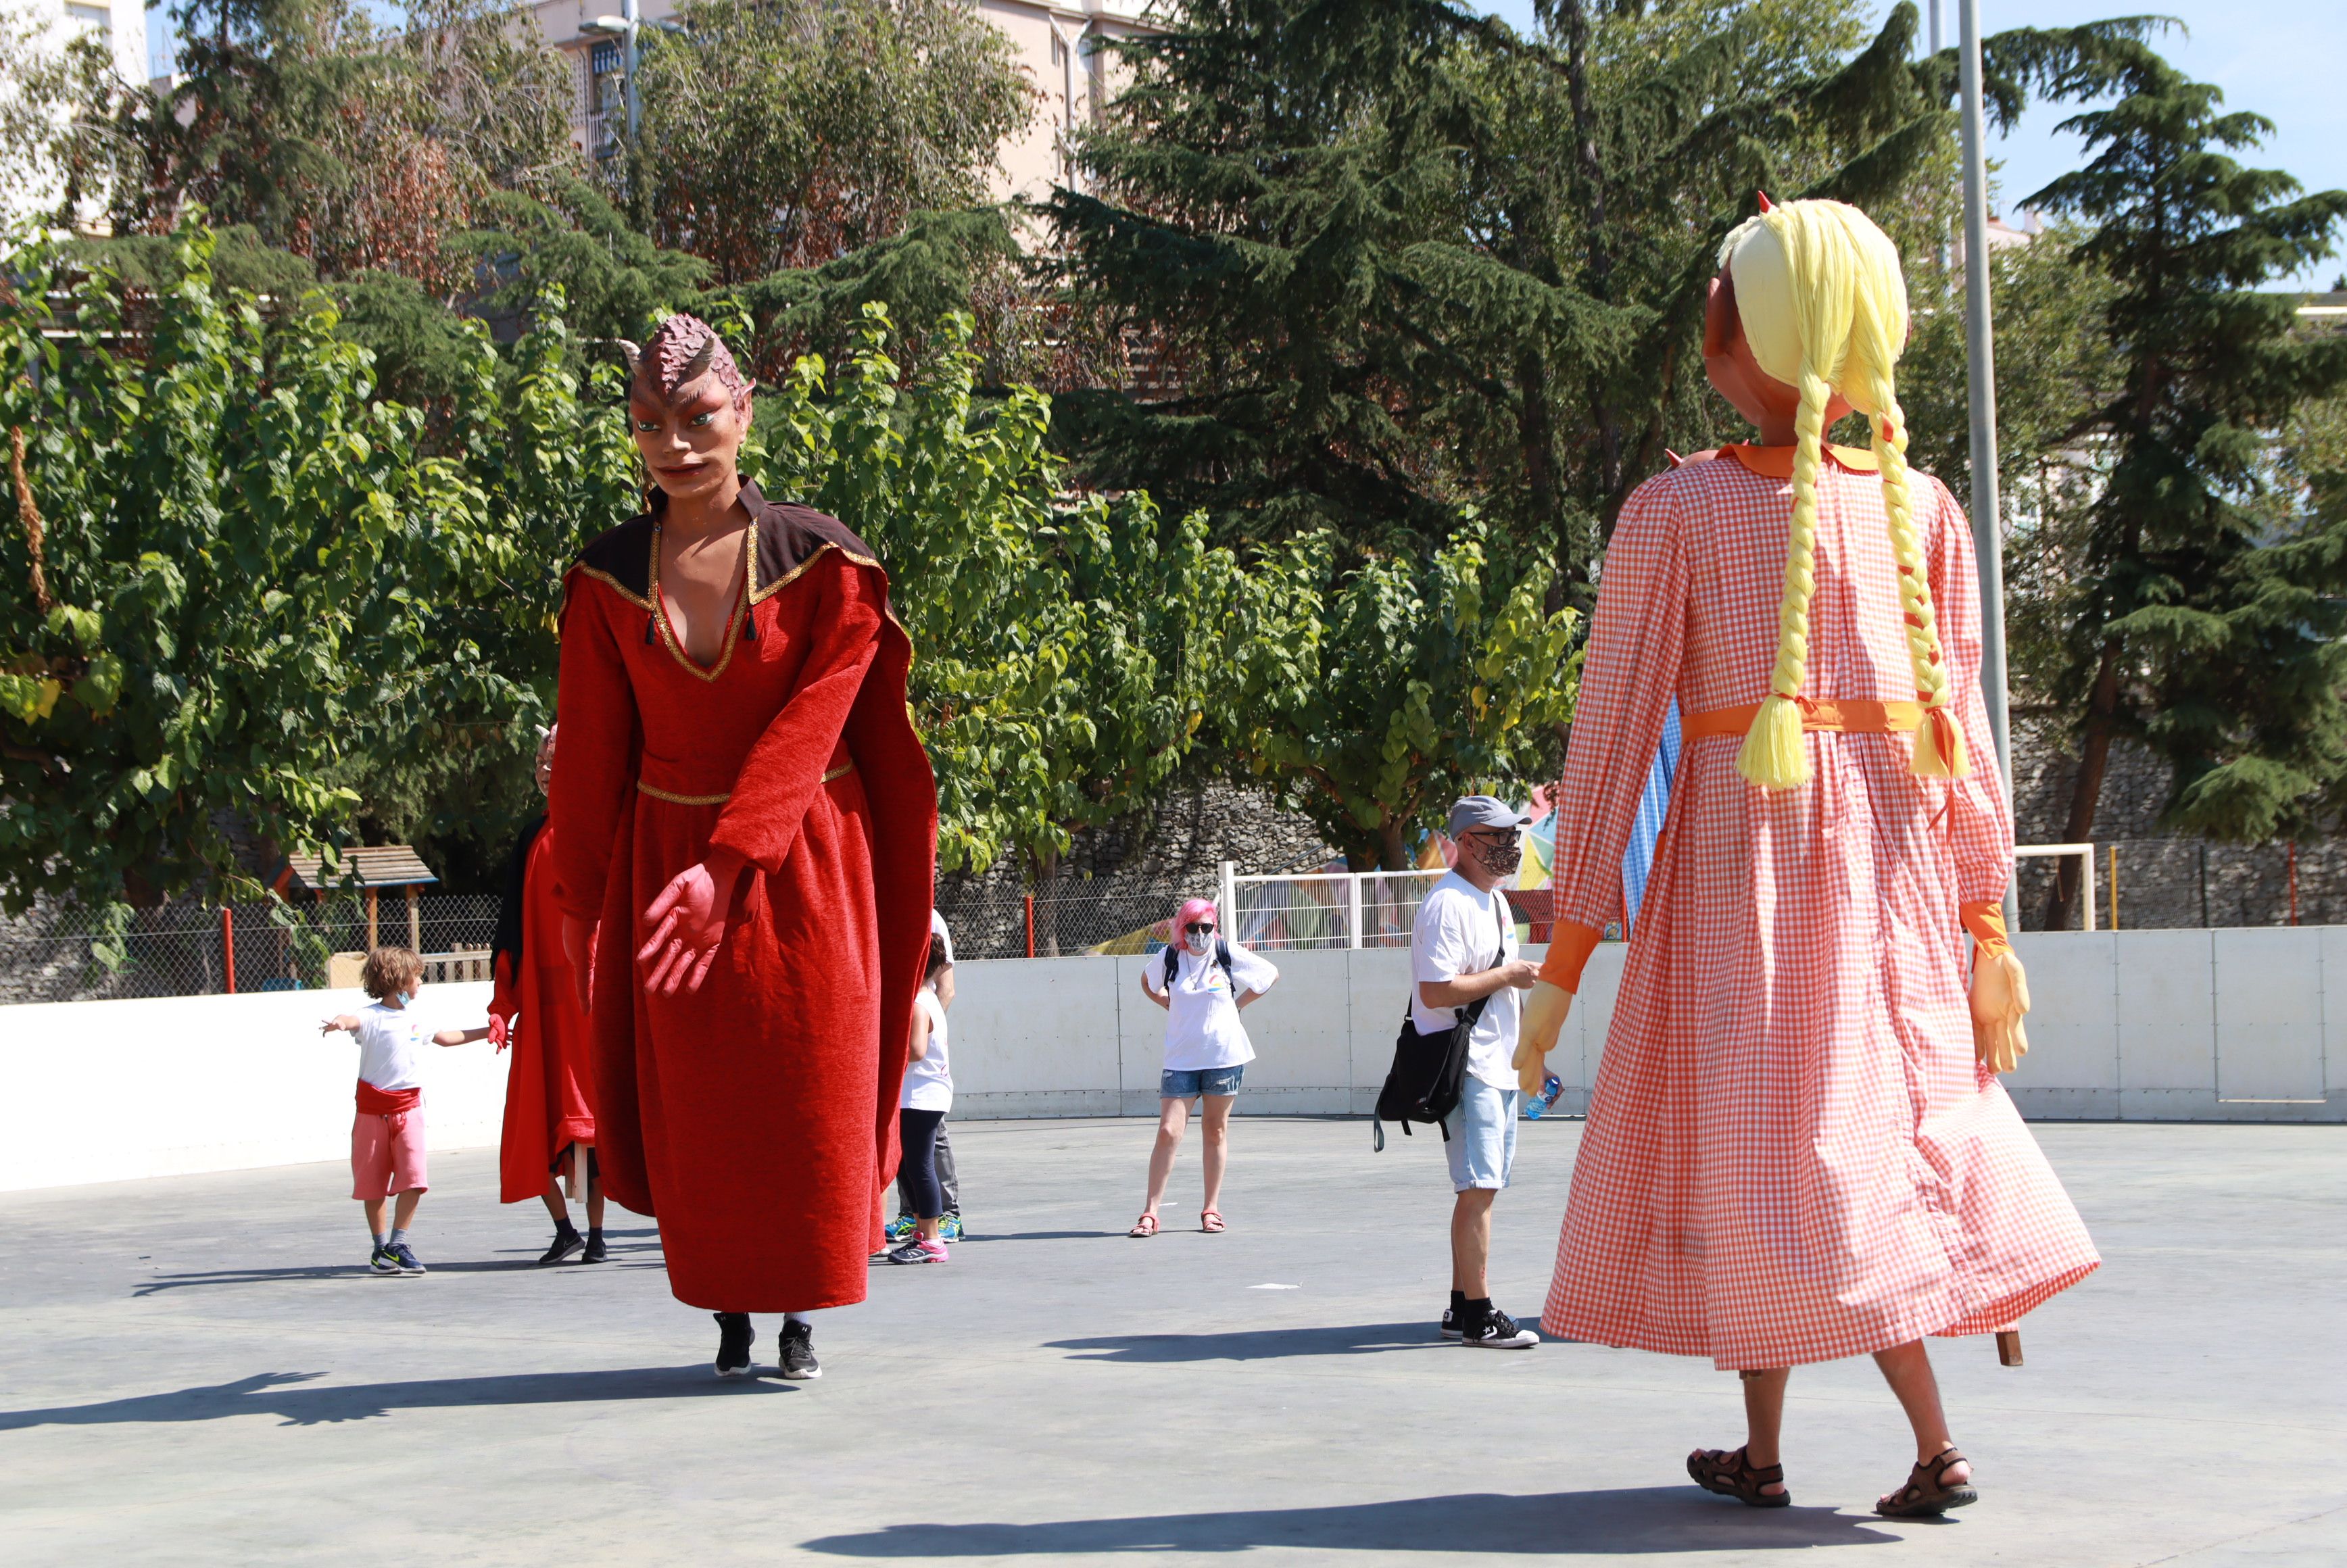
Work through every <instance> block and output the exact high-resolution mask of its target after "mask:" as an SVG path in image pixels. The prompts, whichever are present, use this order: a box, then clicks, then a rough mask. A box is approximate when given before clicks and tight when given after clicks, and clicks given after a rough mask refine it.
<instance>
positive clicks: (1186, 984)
mask: <svg viewBox="0 0 2347 1568" xmlns="http://www.w3.org/2000/svg"><path fill="white" fill-rule="evenodd" d="M1219 925H1220V921H1219V919H1218V918H1217V917H1216V915H1215V913H1214V902H1213V900H1211V899H1207V898H1191V899H1186V900H1184V903H1183V905H1182V907H1181V908H1179V909H1177V910H1175V911H1174V913H1173V919H1172V920H1170V921H1168V922H1167V923H1166V927H1167V928H1166V936H1167V938H1168V943H1167V946H1166V948H1165V956H1164V958H1163V960H1162V961H1153V962H1151V963H1149V964H1146V965H1144V966H1143V968H1142V971H1141V989H1142V994H1143V995H1144V996H1146V997H1147V998H1148V999H1150V1000H1151V1001H1153V1002H1155V1003H1156V1004H1157V1005H1158V1006H1159V1007H1162V1008H1163V1009H1165V1067H1164V1071H1162V1072H1160V1073H1159V1074H1158V1080H1157V1092H1158V1102H1157V1147H1156V1148H1155V1150H1153V1152H1152V1153H1151V1154H1150V1156H1149V1202H1148V1204H1146V1205H1145V1206H1144V1207H1143V1209H1142V1211H1141V1217H1140V1218H1139V1219H1138V1220H1135V1221H1134V1222H1133V1229H1132V1231H1131V1232H1129V1233H1128V1234H1129V1235H1136V1236H1152V1235H1156V1234H1157V1205H1158V1204H1159V1203H1160V1202H1162V1201H1163V1198H1164V1196H1165V1184H1166V1181H1167V1180H1168V1179H1169V1178H1170V1177H1172V1175H1173V1156H1174V1155H1175V1154H1176V1153H1179V1152H1180V1151H1181V1148H1182V1133H1183V1131H1184V1128H1185V1127H1186V1126H1187V1125H1188V1124H1189V1120H1190V1102H1192V1101H1193V1100H1195V1101H1198V1102H1200V1103H1201V1105H1202V1106H1203V1108H1204V1111H1203V1114H1204V1122H1205V1138H1206V1194H1205V1202H1204V1205H1203V1207H1202V1208H1201V1209H1200V1211H1199V1214H1198V1228H1199V1229H1200V1230H1203V1231H1204V1232H1206V1233H1207V1234H1208V1235H1213V1234H1214V1233H1215V1232H1217V1231H1220V1230H1221V1229H1222V1228H1223V1215H1222V1211H1221V1209H1220V1208H1218V1207H1217V1206H1216V1205H1217V1204H1219V1203H1220V1202H1221V1200H1222V1195H1223V1168H1224V1166H1225V1163H1227V1162H1228V1160H1229V1158H1230V1151H1231V1139H1230V1130H1231V1107H1232V1106H1233V1105H1234V1104H1235V1103H1237V1102H1238V1095H1239V1080H1240V1079H1241V1077H1243V1076H1244V1075H1245V1072H1246V1064H1247V1063H1248V1062H1250V1061H1254V1060H1255V1047H1254V1046H1253V1045H1251V1044H1250V1043H1248V1040H1247V1033H1246V1026H1245V1025H1244V1024H1242V1023H1240V1022H1239V1009H1242V1008H1244V1007H1245V1006H1246V1005H1247V1004H1248V1003H1249V1002H1251V1001H1253V1000H1255V998H1257V997H1259V996H1261V995H1263V993H1264V992H1266V991H1267V990H1269V989H1271V988H1272V985H1273V983H1274V982H1275V981H1276V980H1277V979H1279V971H1278V970H1277V969H1276V968H1273V967H1272V966H1271V965H1270V964H1269V963H1268V962H1266V960H1265V959H1263V958H1259V957H1257V956H1256V955H1255V954H1254V953H1250V952H1248V951H1247V950H1246V949H1245V948H1242V947H1240V946H1239V945H1238V944H1237V943H1236V942H1232V941H1225V939H1224V938H1223V937H1222V935H1221V933H1220V931H1219V929H1218V927H1219Z"/></svg>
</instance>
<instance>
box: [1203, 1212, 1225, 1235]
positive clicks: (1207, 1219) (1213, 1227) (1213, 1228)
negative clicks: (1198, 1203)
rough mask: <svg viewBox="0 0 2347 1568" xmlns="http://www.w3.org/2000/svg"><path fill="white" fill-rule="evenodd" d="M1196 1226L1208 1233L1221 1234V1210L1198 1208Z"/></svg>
mask: <svg viewBox="0 0 2347 1568" xmlns="http://www.w3.org/2000/svg"><path fill="white" fill-rule="evenodd" d="M1198 1228H1199V1229H1200V1230H1202V1231H1204V1232H1205V1233H1206V1234H1207V1235H1222V1234H1223V1230H1224V1225H1223V1211H1222V1210H1220V1209H1201V1210H1199V1211H1198Z"/></svg>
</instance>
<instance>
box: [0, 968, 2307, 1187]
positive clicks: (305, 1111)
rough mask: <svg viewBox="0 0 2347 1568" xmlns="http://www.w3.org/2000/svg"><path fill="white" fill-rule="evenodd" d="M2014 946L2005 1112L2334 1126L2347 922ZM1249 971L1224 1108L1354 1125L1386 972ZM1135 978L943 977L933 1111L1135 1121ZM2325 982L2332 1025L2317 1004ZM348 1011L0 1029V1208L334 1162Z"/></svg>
mask: <svg viewBox="0 0 2347 1568" xmlns="http://www.w3.org/2000/svg"><path fill="white" fill-rule="evenodd" d="M2020 947H2021V952H2022V956H2023V958H2024V960H2025V961H2026V962H2027V964H2028V966H2029V974H2030V989H2031V992H2032V996H2033V998H2034V1001H2035V1004H2036V1010H2035V1011H2034V1012H2033V1013H2032V1014H2031V1015H2030V1020H2029V1023H2030V1042H2031V1045H2032V1047H2033V1049H2032V1050H2031V1052H2030V1054H2029V1057H2028V1058H2027V1060H2026V1061H2024V1062H2023V1063H2022V1064H2021V1068H2020V1070H2019V1071H2017V1072H2015V1073H2014V1074H2013V1076H2012V1077H2011V1078H2010V1079H2009V1080H2008V1082H2009V1084H2010V1085H2011V1088H2012V1091H2013V1095H2014V1100H2015V1101H2016V1102H2019V1104H2020V1106H2021V1108H2022V1110H2023V1112H2025V1113H2027V1114H2029V1115H2033V1116H2041V1117H2060V1118H2085V1119H2119V1120H2128V1121H2162V1120H2193V1121H2252V1122H2277V1121H2280V1122H2342V1121H2347V927H2342V926H2327V927H2297V928H2257V929H2241V930H2218V931H2122V932H2107V931H2106V932H2099V933H2095V934H2092V935H2089V934H2086V933H2082V932H2075V931H2072V932H2041V933H2032V934H2030V935H2027V936H2024V937H2023V938H2021V939H2020ZM1626 951H1627V949H1626V948H1622V947H1619V946H1608V947H1604V948H1599V949H1598V950H1597V952H1596V954H1595V955H1594V957H1593V958H1591V959H1590V964H1589V969H1588V975H1587V979H1586V982H1585V984H1584V986H1583V993H1582V997H1581V999H1580V1001H1579V1003H1578V1005H1576V1006H1575V1007H1574V1009H1573V1019H1572V1022H1571V1023H1570V1024H1569V1025H1568V1027H1567V1030H1566V1033H1565V1037H1564V1039H1563V1040H1562V1041H1561V1042H1560V1043H1559V1046H1558V1049H1557V1051H1556V1054H1555V1055H1554V1056H1553V1057H1552V1058H1551V1064H1552V1065H1553V1067H1554V1068H1555V1069H1556V1071H1557V1075H1558V1076H1559V1077H1561V1078H1563V1079H1564V1080H1565V1083H1566V1089H1565V1094H1564V1098H1563V1107H1564V1109H1566V1110H1568V1111H1573V1112H1579V1111H1581V1110H1583V1109H1584V1108H1585V1107H1586V1105H1587V1103H1588V1091H1589V1085H1590V1083H1591V1081H1593V1079H1594V1075H1595V1073H1596V1070H1597V1059H1598V1057H1599V1055H1600V1053H1601V1052H1602V1051H1603V1050H1604V1040H1605V1030H1606V1028H1607V1026H1608V1024H1609V1023H1610V1022H1611V1020H1612V1015H1613V1004H1614V989H1615V987H1616V986H1617V985H1618V984H1619V983H1620V979H1621V974H1622V960H1623V958H1624V955H1625V953H1626ZM1536 952H1537V949H1527V956H1532V955H1533V954H1535V953H1536ZM1271 957H1272V958H1274V960H1275V961H1276V962H1277V963H1278V965H1279V966H1280V970H1281V980H1280V983H1279V985H1278V987H1277V988H1276V989H1274V990H1273V991H1272V992H1271V994H1270V995H1268V996H1266V998H1264V999H1263V1000H1261V1001H1260V1002H1257V1003H1255V1005H1254V1006H1252V1007H1250V1008H1249V1009H1247V1013H1246V1023H1247V1030H1248V1032H1249V1033H1250V1035H1252V1036H1253V1038H1254V1040H1255V1053H1256V1055H1255V1062H1254V1064H1253V1065H1252V1066H1250V1067H1249V1068H1248V1069H1247V1078H1246V1092H1245V1094H1244V1095H1242V1096H1241V1097H1240V1100H1239V1109H1240V1110H1241V1112H1252V1113H1255V1114H1281V1113H1285V1114H1291V1115H1292V1114H1309V1115H1327V1114H1344V1113H1348V1112H1349V1113H1353V1114H1362V1113H1365V1112H1368V1110H1369V1109H1370V1107H1371V1106H1372V1105H1373V1104H1375V1102H1376V1101H1377V1093H1378V1085H1379V1084H1380V1083H1382V1082H1383V1081H1384V1079H1385V1071H1386V1068H1387V1065H1388V1064H1389V1061H1391V1059H1392V1054H1393V1038H1394V1031H1395V1030H1396V1028H1397V1027H1398V1026H1399V1022H1400V1017H1401V1006H1402V1001H1403V999H1404V997H1405V996H1406V995H1407V989H1408V985H1409V954H1408V953H1407V952H1406V951H1404V950H1401V949H1398V948H1388V949H1376V948H1372V949H1366V950H1364V951H1361V952H1358V953H1356V952H1342V951H1339V952H1310V953H1277V954H1273V955H1271ZM1152 961H1156V962H1162V961H1163V960H1162V959H1158V960H1150V959H1143V958H1026V959H1010V960H1005V961H1001V962H993V963H968V964H964V965H962V966H961V968H960V970H959V972H958V976H957V981H958V986H959V997H958V1000H957V1001H956V1003H955V1005H954V1011H953V1065H954V1079H955V1086H956V1093H955V1102H954V1114H955V1115H956V1116H958V1117H959V1118H962V1119H964V1120H975V1119H980V1118H987V1117H1008V1116H1104V1115H1117V1114H1123V1115H1129V1116H1145V1115H1153V1114H1155V1113H1156V1110H1157V1072H1158V1066H1159V1063H1160V1061H1161V1060H1162V1057H1163V1050H1162V1047H1163V1040H1164V1020H1165V1015H1164V1013H1163V1012H1162V1011H1161V1010H1159V1009H1158V1008H1157V1007H1156V1006H1155V1005H1154V1004H1153V1003H1152V1002H1151V1001H1150V1000H1149V999H1147V998H1146V997H1144V996H1143V995H1142V994H1141V989H1140V978H1139V976H1140V969H1141V968H1142V966H1143V964H1144V963H1148V962H1152ZM2333 966H2336V967H2337V968H2338V969H2339V972H2340V976H2341V999H2340V1005H2339V1006H2337V1007H2332V1005H2331V1004H2330V999H2329V993H2328V991H2327V989H2325V986H2324V976H2325V975H2326V974H2327V973H2329V971H2330V969H2331V968H2332V967H2333ZM488 990H489V988H488V987H487V985H486V984H480V983H475V984H467V985H442V986H427V987H426V988H425V991H424V995H423V998H422V999H421V1001H420V1002H419V1004H418V1005H419V1006H422V1007H423V1008H425V1009H426V1013H427V1015H428V1017H429V1018H430V1019H431V1020H432V1021H433V1023H434V1024H435V1026H436V1027H472V1026H475V1025H477V1024H478V1023H480V1022H481V1019H482V1014H481V1009H483V1008H484V1007H485V1006H486V1005H487V1000H488ZM362 1000H363V999H362V998H361V997H360V996H359V995H358V993H357V992H354V991H277V992H269V993H264V994H261V995H257V996H241V997H190V998H183V999H167V1000H158V1001H116V1002H65V1003H51V1004H44V1005H40V1006H32V1007H10V1008H0V1084H5V1088H6V1092H5V1094H0V1191H9V1190H15V1189H19V1188H26V1187H44V1186H62V1185H67V1184H76V1183H82V1182H108V1181H125V1180H130V1179H133V1178H138V1177H143V1176H163V1175H179V1174H186V1173H194V1172H200V1171H220V1170H236V1169H241V1168H246V1167H250V1166H256V1165H274V1164H292V1163H302V1162H307V1161H331V1160H339V1159H342V1158H343V1157H345V1155H346V1154H347V1153H348V1151H349V1137H350V1123H351V1115H352V1104H351V1086H352V1081H353V1079H354V1077H355V1076H356V1074H355V1068H356V1063H357V1050H356V1048H355V1047H354V1046H353V1045H352V1044H350V1043H349V1041H348V1040H347V1038H346V1037H343V1036H334V1037H332V1038H330V1039H325V1040H321V1039H320V1038H319V1036H318V1032H317V1026H318V1020H319V1019H320V1018H321V1017H322V1016H324V1015H326V1014H329V1013H333V1012H338V1011H343V1010H347V1009H351V1008H354V1007H356V1006H358V1005H359V1004H360V1002H361V1001H362ZM2333 1030H2336V1031H2338V1032H2339V1034H2340V1037H2341V1042H2340V1049H2339V1050H2337V1051H2335V1052H2334V1051H2332V1050H2331V1048H2330V1037H2331V1034H2332V1031H2333ZM2333 1055H2337V1056H2338V1057H2339V1058H2340V1059H2341V1061H2342V1069H2341V1077H2340V1079H2339V1080H2333V1079H2332V1078H2331V1076H2330V1071H2331V1069H2330V1059H2331V1057H2332V1056H2333ZM508 1060H509V1059H507V1058H506V1057H501V1056H497V1055H493V1054H492V1053H491V1051H490V1050H489V1047H488V1046H487V1044H486V1043H481V1044H477V1045H468V1046H457V1047H454V1048H451V1049H448V1050H433V1051H430V1052H429V1053H427V1056H426V1059H425V1074H426V1076H425V1095H424V1101H425V1126H426V1128H427V1129H428V1131H429V1134H430V1142H431V1147H432V1148H434V1149H436V1150H441V1149H458V1148H476V1147H482V1146H487V1145H490V1144H494V1143H496V1142H497V1134H498V1128H499V1125H500V1123H501V1120H502V1116H503V1107H504V1103H505V1076H506V1063H507V1061H508Z"/></svg>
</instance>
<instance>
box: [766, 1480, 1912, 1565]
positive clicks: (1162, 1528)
mask: <svg viewBox="0 0 2347 1568" xmlns="http://www.w3.org/2000/svg"><path fill="white" fill-rule="evenodd" d="M1898 1539H1899V1537H1897V1536H1896V1535H1892V1534H1890V1533H1889V1532H1885V1531H1883V1530H1881V1529H1880V1528H1878V1527H1877V1526H1876V1525H1875V1522H1873V1521H1870V1520H1866V1519H1860V1518H1857V1517H1854V1516H1850V1515H1846V1514H1841V1513H1837V1512H1834V1511H1833V1510H1831V1509H1829V1508H1799V1507H1796V1508H1787V1509H1781V1510H1771V1511H1768V1512H1758V1511H1756V1510H1753V1509H1748V1508H1745V1507H1743V1506H1741V1505H1740V1504H1737V1503H1734V1502H1730V1501H1727V1500H1725V1499H1716V1498H1707V1497H1704V1496H1701V1495H1700V1494H1697V1493H1696V1492H1695V1491H1694V1490H1693V1489H1692V1488H1689V1487H1659V1486H1648V1487H1624V1488H1617V1489H1614V1490H1609V1491H1560V1492H1551V1493H1548V1494H1546V1495H1541V1496H1530V1497H1511V1496H1506V1495H1501V1494H1495V1493H1491V1492H1482V1493H1461V1494H1459V1495H1456V1496H1450V1497H1414V1498H1408V1499H1404V1500H1402V1501H1395V1502H1365V1503H1354V1504H1345V1505H1339V1506H1334V1507H1327V1508H1267V1509H1256V1510H1251V1511H1248V1512H1233V1513H1214V1512H1199V1513H1169V1514H1153V1515H1145V1516H1141V1517H1136V1518H1130V1519H1070V1520H1060V1521H1056V1522H1051V1523H1049V1524H891V1525H888V1526H886V1527H884V1528H882V1529H879V1530H874V1531H866V1532H859V1533H856V1534H853V1535H826V1536H822V1537H819V1538H818V1539H816V1540H814V1541H808V1542H802V1543H801V1545H802V1548H803V1549H804V1550H805V1551H809V1552H822V1553H829V1554H830V1555H833V1556H836V1557H1040V1556H1078V1555H1084V1554H1089V1553H1111V1552H1250V1551H1254V1550H1255V1549H1257V1548H1261V1547H1280V1546H1285V1547H1300V1548H1307V1549H1317V1550H1319V1551H1335V1552H1440V1553H1525V1554H1530V1553H1542V1554H1544V1555H1545V1554H1553V1553H1561V1552H1563V1553H1623V1554H1632V1553H1656V1552H1767V1551H1778V1550H1782V1551H1805V1550H1808V1549H1809V1548H1811V1547H1818V1546H1870V1545H1877V1544H1887V1543H1889V1542H1894V1541H1896V1540H1898Z"/></svg>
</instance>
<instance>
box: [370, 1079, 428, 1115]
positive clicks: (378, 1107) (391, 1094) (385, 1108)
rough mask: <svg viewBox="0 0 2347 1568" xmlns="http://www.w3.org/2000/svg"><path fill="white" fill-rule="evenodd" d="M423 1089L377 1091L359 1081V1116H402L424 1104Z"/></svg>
mask: <svg viewBox="0 0 2347 1568" xmlns="http://www.w3.org/2000/svg"><path fill="white" fill-rule="evenodd" d="M423 1101H424V1091H423V1090H421V1089H389V1090H385V1089H377V1088H376V1087H375V1086H374V1084H372V1083H369V1082H368V1081H366V1080H365V1079H364V1078H362V1079H360V1080H359V1114H360V1115H362V1116H400V1115H405V1113H406V1112H410V1111H413V1110H415V1108H416V1106H418V1105H419V1104H421V1103H423Z"/></svg>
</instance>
